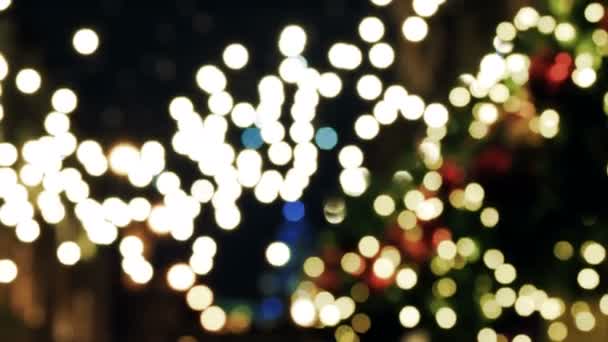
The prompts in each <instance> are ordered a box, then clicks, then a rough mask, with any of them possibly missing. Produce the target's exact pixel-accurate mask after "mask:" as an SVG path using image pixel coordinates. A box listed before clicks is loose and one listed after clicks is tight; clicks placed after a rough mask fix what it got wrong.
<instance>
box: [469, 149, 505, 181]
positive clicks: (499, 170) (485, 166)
mask: <svg viewBox="0 0 608 342" xmlns="http://www.w3.org/2000/svg"><path fill="white" fill-rule="evenodd" d="M512 164H513V157H512V155H511V153H510V152H509V151H507V150H505V149H504V148H500V147H490V148H488V149H486V150H484V151H483V152H481V153H480V154H479V156H478V157H477V161H476V163H475V170H476V173H477V174H479V175H490V176H502V175H505V174H506V173H508V172H509V170H511V166H512Z"/></svg>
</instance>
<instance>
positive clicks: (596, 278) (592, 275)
mask: <svg viewBox="0 0 608 342" xmlns="http://www.w3.org/2000/svg"><path fill="white" fill-rule="evenodd" d="M577 281H578V284H579V286H580V287H582V288H583V289H585V290H593V289H595V288H596V287H598V286H599V284H600V275H599V274H598V273H597V271H596V270H594V269H592V268H585V269H583V270H581V271H580V272H579V273H578V277H577Z"/></svg>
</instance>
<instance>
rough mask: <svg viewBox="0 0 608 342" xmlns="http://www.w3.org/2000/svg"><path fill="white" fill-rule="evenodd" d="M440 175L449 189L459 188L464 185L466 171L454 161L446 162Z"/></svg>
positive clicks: (440, 170)
mask: <svg viewBox="0 0 608 342" xmlns="http://www.w3.org/2000/svg"><path fill="white" fill-rule="evenodd" d="M439 173H440V174H441V177H442V178H443V181H444V184H445V186H446V187H447V188H448V189H452V188H456V187H459V186H461V185H462V184H463V183H464V170H463V169H462V167H460V166H459V165H458V164H456V162H454V161H451V160H446V161H445V162H444V163H443V165H442V166H441V168H440V169H439Z"/></svg>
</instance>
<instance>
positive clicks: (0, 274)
mask: <svg viewBox="0 0 608 342" xmlns="http://www.w3.org/2000/svg"><path fill="white" fill-rule="evenodd" d="M17 275H18V269H17V265H16V264H15V263H14V262H13V261H12V260H9V259H1V260H0V283H1V284H9V283H12V282H13V281H14V280H15V278H17Z"/></svg>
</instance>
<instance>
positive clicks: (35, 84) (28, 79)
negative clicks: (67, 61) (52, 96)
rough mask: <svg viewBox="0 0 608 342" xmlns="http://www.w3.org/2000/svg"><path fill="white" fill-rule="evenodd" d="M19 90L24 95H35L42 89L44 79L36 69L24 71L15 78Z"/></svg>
mask: <svg viewBox="0 0 608 342" xmlns="http://www.w3.org/2000/svg"><path fill="white" fill-rule="evenodd" d="M15 82H16V84H17V89H19V91H20V92H22V93H24V94H33V93H35V92H37V91H38V89H40V85H41V84H42V78H41V77H40V74H39V73H38V71H36V70H34V69H23V70H21V71H19V72H18V73H17V77H16V78H15Z"/></svg>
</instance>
